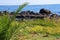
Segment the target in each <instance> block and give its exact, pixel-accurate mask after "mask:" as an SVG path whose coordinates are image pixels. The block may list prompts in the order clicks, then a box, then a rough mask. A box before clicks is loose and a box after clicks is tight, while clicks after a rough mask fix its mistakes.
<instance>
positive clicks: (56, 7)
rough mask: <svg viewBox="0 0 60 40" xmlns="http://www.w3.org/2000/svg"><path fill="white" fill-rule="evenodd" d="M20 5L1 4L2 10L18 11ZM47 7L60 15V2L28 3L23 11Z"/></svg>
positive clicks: (35, 10) (36, 10) (0, 8)
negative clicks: (47, 3)
mask: <svg viewBox="0 0 60 40" xmlns="http://www.w3.org/2000/svg"><path fill="white" fill-rule="evenodd" d="M18 7H19V5H0V11H5V10H6V11H9V12H13V11H16V10H17V8H18ZM42 8H45V9H48V10H50V11H51V12H52V13H54V14H58V15H60V4H49V5H27V6H25V7H24V8H23V9H22V10H21V11H34V12H39V11H40V9H42Z"/></svg>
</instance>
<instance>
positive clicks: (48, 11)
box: [39, 8, 52, 15]
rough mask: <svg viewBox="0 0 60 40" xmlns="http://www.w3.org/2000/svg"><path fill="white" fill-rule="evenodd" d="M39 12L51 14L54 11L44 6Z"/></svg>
mask: <svg viewBox="0 0 60 40" xmlns="http://www.w3.org/2000/svg"><path fill="white" fill-rule="evenodd" d="M39 13H40V14H42V15H45V14H46V15H50V14H51V13H52V12H51V11H50V10H48V9H44V8H42V9H41V10H40V11H39Z"/></svg>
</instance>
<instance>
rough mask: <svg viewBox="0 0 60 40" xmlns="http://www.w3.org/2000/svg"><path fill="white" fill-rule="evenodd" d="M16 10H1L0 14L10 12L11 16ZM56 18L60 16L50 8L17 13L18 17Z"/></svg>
mask: <svg viewBox="0 0 60 40" xmlns="http://www.w3.org/2000/svg"><path fill="white" fill-rule="evenodd" d="M14 13H15V12H7V11H2V12H1V11H0V15H4V14H5V15H6V14H9V15H10V16H13V15H14ZM47 17H48V18H50V19H52V18H56V19H59V16H58V15H57V14H54V13H52V12H51V11H50V10H48V9H44V8H42V9H41V10H40V11H39V12H38V13H36V12H33V11H22V12H20V13H18V14H17V15H16V18H17V19H21V18H22V19H33V18H40V19H44V18H47Z"/></svg>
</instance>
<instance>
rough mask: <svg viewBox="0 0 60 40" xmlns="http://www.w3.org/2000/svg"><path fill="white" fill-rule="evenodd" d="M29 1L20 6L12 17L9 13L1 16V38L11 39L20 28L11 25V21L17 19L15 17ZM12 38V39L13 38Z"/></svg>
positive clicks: (1, 39)
mask: <svg viewBox="0 0 60 40" xmlns="http://www.w3.org/2000/svg"><path fill="white" fill-rule="evenodd" d="M27 4H28V3H24V4H22V5H20V6H19V8H18V9H17V10H16V11H15V13H14V15H13V17H12V19H11V18H9V16H8V15H3V16H1V17H0V40H10V38H11V37H12V35H14V34H15V33H14V32H15V31H16V30H18V28H19V26H18V25H15V26H14V27H12V26H11V23H12V22H13V21H14V20H15V17H16V15H17V13H18V12H20V11H21V10H22V9H23V8H24V7H25V6H26V5H27ZM11 40H12V39H11Z"/></svg>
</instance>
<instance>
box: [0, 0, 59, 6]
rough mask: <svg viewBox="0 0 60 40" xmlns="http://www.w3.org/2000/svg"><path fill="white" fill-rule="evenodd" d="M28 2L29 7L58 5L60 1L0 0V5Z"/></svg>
mask: <svg viewBox="0 0 60 40" xmlns="http://www.w3.org/2000/svg"><path fill="white" fill-rule="evenodd" d="M25 2H29V5H42V4H43V5H44V4H60V0H0V5H21V4H23V3H25Z"/></svg>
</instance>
